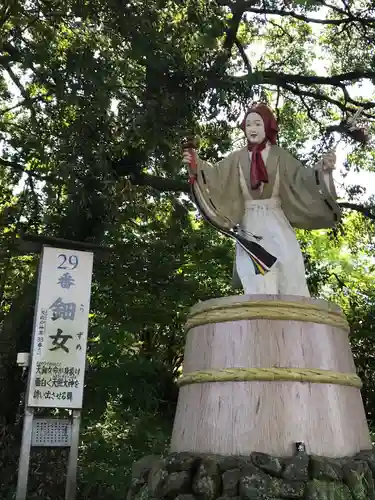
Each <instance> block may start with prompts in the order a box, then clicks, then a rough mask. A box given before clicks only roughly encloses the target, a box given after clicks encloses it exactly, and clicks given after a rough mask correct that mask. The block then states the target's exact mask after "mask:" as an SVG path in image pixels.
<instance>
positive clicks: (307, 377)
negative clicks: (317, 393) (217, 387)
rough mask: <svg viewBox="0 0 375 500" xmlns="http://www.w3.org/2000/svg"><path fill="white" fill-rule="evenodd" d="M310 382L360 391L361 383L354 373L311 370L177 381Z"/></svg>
mask: <svg viewBox="0 0 375 500" xmlns="http://www.w3.org/2000/svg"><path fill="white" fill-rule="evenodd" d="M255 380H258V381H262V382H276V381H277V382H281V381H285V382H310V383H313V384H337V385H345V386H350V387H356V388H358V389H360V388H361V387H362V381H361V379H360V378H359V377H358V375H356V374H354V373H341V372H333V371H330V370H318V369H311V368H222V369H220V370H205V371H196V372H191V373H187V374H186V375H183V376H182V377H181V378H180V379H179V380H178V381H177V383H178V385H179V386H180V387H181V386H183V385H188V384H202V383H208V382H248V381H255Z"/></svg>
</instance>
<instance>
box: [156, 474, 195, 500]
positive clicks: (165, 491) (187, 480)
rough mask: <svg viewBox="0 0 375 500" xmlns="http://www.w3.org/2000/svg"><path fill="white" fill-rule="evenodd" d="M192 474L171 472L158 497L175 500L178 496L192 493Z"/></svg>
mask: <svg viewBox="0 0 375 500" xmlns="http://www.w3.org/2000/svg"><path fill="white" fill-rule="evenodd" d="M190 488H191V474H190V472H189V471H186V470H183V471H179V472H171V474H169V475H168V477H167V478H166V479H165V481H164V482H163V484H162V486H161V487H160V489H159V491H158V497H162V498H175V497H176V495H179V494H184V493H190Z"/></svg>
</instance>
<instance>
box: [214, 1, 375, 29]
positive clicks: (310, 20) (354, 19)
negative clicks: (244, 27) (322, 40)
mask: <svg viewBox="0 0 375 500" xmlns="http://www.w3.org/2000/svg"><path fill="white" fill-rule="evenodd" d="M219 3H221V2H219ZM246 12H252V13H254V14H264V15H267V14H271V15H273V16H281V17H287V16H289V17H293V18H294V19H298V20H300V21H304V22H306V23H315V24H328V25H341V24H347V23H353V22H359V23H361V24H362V25H367V24H374V23H375V17H357V16H354V15H352V16H347V17H344V18H342V19H316V18H314V17H308V16H304V15H303V14H297V12H294V11H290V10H279V9H268V8H262V9H260V8H258V7H251V6H249V7H246Z"/></svg>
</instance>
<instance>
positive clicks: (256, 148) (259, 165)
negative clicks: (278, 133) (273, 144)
mask: <svg viewBox="0 0 375 500" xmlns="http://www.w3.org/2000/svg"><path fill="white" fill-rule="evenodd" d="M266 145H267V139H265V140H264V141H263V142H261V143H260V144H251V143H249V142H248V143H247V149H248V150H249V151H251V153H252V156H251V167H250V185H251V189H254V190H255V189H258V188H259V187H260V186H261V184H262V182H265V183H268V174H267V170H266V167H265V165H264V161H263V158H262V151H263V149H264V148H265V147H266Z"/></svg>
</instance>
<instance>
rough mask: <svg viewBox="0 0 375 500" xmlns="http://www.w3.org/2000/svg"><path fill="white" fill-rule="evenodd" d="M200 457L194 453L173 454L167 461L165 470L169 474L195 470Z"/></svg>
mask: <svg viewBox="0 0 375 500" xmlns="http://www.w3.org/2000/svg"><path fill="white" fill-rule="evenodd" d="M199 461H200V457H199V456H197V455H194V454H193V453H171V454H170V455H168V456H167V457H166V459H165V468H166V469H167V471H168V472H179V471H182V470H190V469H194V468H195V466H196V464H198V463H199Z"/></svg>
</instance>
